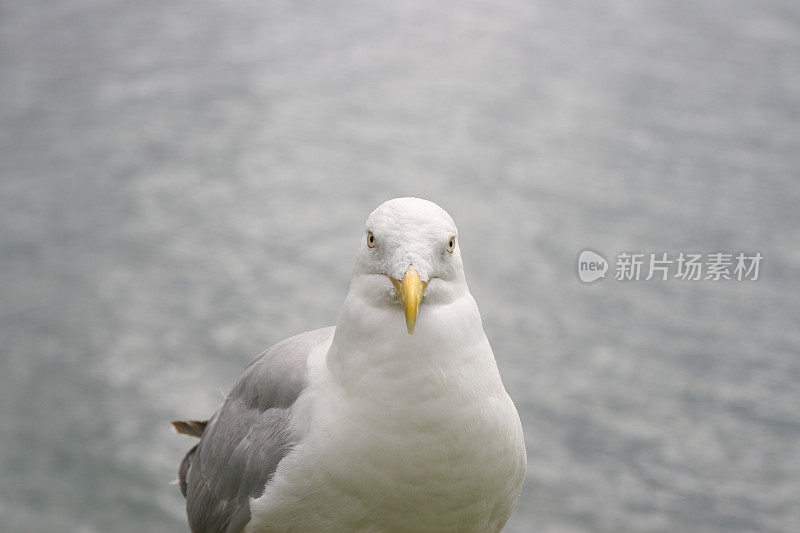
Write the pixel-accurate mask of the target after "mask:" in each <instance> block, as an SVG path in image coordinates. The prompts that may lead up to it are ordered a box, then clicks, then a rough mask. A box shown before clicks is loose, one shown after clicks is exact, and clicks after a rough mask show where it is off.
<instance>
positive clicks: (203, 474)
mask: <svg viewBox="0 0 800 533" xmlns="http://www.w3.org/2000/svg"><path fill="white" fill-rule="evenodd" d="M334 329H335V328H333V327H329V328H324V329H318V330H315V331H309V332H306V333H302V334H300V335H297V336H295V337H291V338H289V339H286V340H284V341H282V342H280V343H278V344H276V345H274V346H272V347H271V348H268V349H267V350H266V351H265V352H264V353H262V354H261V355H259V356H258V357H256V358H255V359H254V360H253V361H252V362H251V363H250V364H249V365H248V366H247V368H246V369H245V371H244V373H243V374H242V376H241V377H240V378H239V380H238V381H237V382H236V384H235V385H234V387H233V389H232V390H231V392H230V394H228V397H227V398H226V400H225V403H223V404H222V407H220V409H219V410H218V411H217V412H216V413H215V414H214V416H213V417H211V419H210V420H209V421H208V424H207V425H206V426H205V427H204V428H203V429H204V430H203V432H202V437H201V439H200V442H199V443H198V445H197V446H196V447H195V448H192V450H190V451H189V453H188V454H186V457H185V458H184V460H183V462H182V463H181V467H180V472H179V474H180V476H179V477H180V484H181V490H182V492H184V495H185V496H186V512H187V515H188V517H189V525H190V526H191V528H192V531H193V532H226V533H234V532H238V531H241V530H242V529H243V528H244V526H245V525H246V524H247V522H248V521H249V520H250V499H251V498H258V497H259V496H261V494H263V492H264V488H265V486H266V485H267V483H269V480H270V478H271V476H272V474H273V473H274V472H275V469H276V468H277V466H278V463H280V461H281V459H283V457H284V456H286V454H287V453H288V452H289V451H290V450H291V449H292V447H293V446H294V442H293V441H292V437H291V433H290V426H291V416H292V405H293V404H294V402H295V401H296V400H297V397H298V396H299V395H300V393H301V392H302V390H303V389H304V388H305V386H306V384H307V377H308V369H307V366H306V363H307V360H308V355H309V353H310V352H311V351H312V350H313V349H314V348H315V347H317V346H320V345H322V344H324V343H327V342H329V341H330V339H331V338H332V336H333V332H334Z"/></svg>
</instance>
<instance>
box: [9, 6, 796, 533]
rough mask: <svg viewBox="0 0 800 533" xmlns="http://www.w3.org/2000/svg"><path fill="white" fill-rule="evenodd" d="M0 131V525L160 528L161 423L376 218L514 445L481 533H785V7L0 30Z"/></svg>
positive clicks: (575, 9)
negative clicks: (506, 415) (422, 234)
mask: <svg viewBox="0 0 800 533" xmlns="http://www.w3.org/2000/svg"><path fill="white" fill-rule="evenodd" d="M0 120H2V128H0V305H1V306H2V307H0V312H1V315H0V316H2V319H1V320H0V346H2V348H1V350H2V357H1V358H0V530H2V531H4V532H17V531H20V532H21V531H25V532H37V531H42V532H44V531H81V532H95V531H96V532H102V531H122V532H126V531H130V532H134V531H135V532H141V531H165V532H166V531H175V532H179V531H186V530H187V527H186V525H185V524H186V522H185V518H184V511H183V501H182V498H181V496H180V494H179V492H178V489H177V487H175V486H173V485H170V484H169V482H170V481H171V480H173V479H174V478H175V477H176V469H177V465H178V462H179V461H180V459H181V457H182V456H183V453H184V452H185V451H186V449H187V448H188V447H189V446H190V444H191V442H190V441H189V440H188V439H186V438H184V437H182V436H178V435H175V434H173V433H172V432H171V430H170V427H169V423H168V422H169V420H171V419H174V418H178V417H181V418H184V417H188V418H202V417H206V416H208V415H209V414H210V413H212V412H213V411H214V409H215V408H216V407H217V405H218V404H219V402H220V401H221V400H222V398H223V395H224V394H225V392H226V391H227V390H228V388H229V387H230V386H231V385H232V383H233V381H234V380H235V379H236V377H237V376H238V375H239V373H240V372H241V370H242V369H243V367H244V366H245V365H246V364H247V362H248V361H249V360H250V358H251V357H253V356H254V355H256V354H257V353H258V352H260V351H261V350H262V349H263V348H264V347H266V346H268V345H270V344H272V343H274V342H277V341H279V340H281V339H283V338H285V337H287V336H289V335H291V334H294V333H297V332H300V331H304V330H308V329H312V328H317V327H320V326H324V325H328V324H333V323H335V321H336V318H337V314H338V310H339V308H340V305H341V303H342V300H343V298H344V295H345V293H346V290H347V284H348V281H349V277H350V272H351V269H352V264H353V258H354V255H355V250H356V247H357V246H358V245H359V243H360V239H361V238H362V236H363V221H364V219H365V217H366V215H367V214H368V213H369V212H370V210H372V209H373V208H374V207H375V206H376V205H378V204H379V203H380V202H381V201H383V200H385V199H388V198H391V197H395V196H402V195H414V196H421V197H425V198H429V199H431V200H433V201H436V202H437V203H439V204H440V205H442V206H443V207H445V208H446V209H447V210H448V211H449V212H450V213H451V214H452V215H453V217H454V219H455V220H456V222H457V223H458V224H459V228H460V235H461V237H460V238H461V248H462V251H463V256H464V261H465V266H466V270H467V276H468V281H469V283H470V287H471V289H472V292H473V295H474V296H475V298H476V300H477V301H478V304H479V306H480V308H481V311H482V316H483V319H484V325H485V329H486V332H487V335H488V336H489V338H490V340H491V342H492V345H493V347H494V350H495V354H496V356H497V359H498V363H499V366H500V370H501V373H502V375H503V378H504V381H505V383H506V387H507V389H508V391H509V393H510V394H511V396H512V397H513V398H514V399H515V401H516V403H517V406H518V408H519V411H520V414H521V416H522V420H523V426H524V428H525V435H526V441H527V449H528V454H529V469H528V475H527V480H526V485H525V490H524V492H523V494H522V497H521V499H520V501H519V504H518V506H517V508H516V510H515V512H514V515H513V516H512V518H511V521H510V522H509V525H508V527H507V531H511V532H529V531H544V532H549V531H558V532H561V531H568V532H570V531H576V532H577V531H603V532H617V531H637V532H638V531H697V532H701V531H755V530H758V531H783V532H790V531H798V530H800V503H799V500H800V386H798V384H799V383H800V332H799V331H798V326H799V325H800V303H798V294H800V293H799V291H798V290H799V289H800V283H798V272H799V270H800V248H799V247H798V245H799V244H800V183H798V181H797V180H798V178H800V8H798V4H797V3H796V2H794V1H785V2H747V1H743V0H742V1H733V2H705V1H704V2H695V1H691V2H689V1H685V2H676V1H673V0H670V1H663V2H654V3H650V2H647V3H646V2H639V1H633V0H632V1H622V0H614V1H609V2H593V1H589V0H577V1H574V2H573V1H569V2H561V1H551V2H527V1H512V2H496V1H492V2H489V1H485V2H479V1H469V2H456V1H454V0H450V1H444V2H436V3H431V2H421V1H412V2H405V1H404V2H392V3H389V2H357V3H349V2H337V3H326V2H306V1H291V2H289V1H286V2H236V3H234V2H231V3H226V4H224V5H223V4H222V3H214V2H207V1H199V0H191V1H184V2H156V1H150V0H147V1H137V2H133V1H129V2H122V1H103V2H97V1H91V0H80V1H72V2H44V1H25V2H8V1H7V2H2V5H1V6H0ZM585 247H590V248H593V249H595V250H599V251H601V252H603V253H604V254H605V255H606V257H608V258H609V259H612V258H613V257H614V256H615V255H616V254H617V253H619V252H622V251H640V252H643V253H646V252H670V253H677V252H679V251H699V252H702V253H712V252H717V251H727V252H738V251H747V252H756V251H758V252H761V253H762V255H763V256H764V262H763V264H762V268H761V273H760V279H759V280H758V281H749V282H735V281H730V282H719V283H715V282H712V281H697V282H681V281H678V280H670V281H666V282H660V281H655V280H653V281H650V282H644V281H640V282H628V283H623V282H618V281H615V280H613V279H611V277H609V278H608V279H606V280H603V281H599V282H596V283H595V284H592V285H583V284H581V283H580V282H579V281H578V279H577V276H576V273H575V269H576V267H575V260H576V257H577V254H578V253H579V252H580V250H582V249H583V248H585Z"/></svg>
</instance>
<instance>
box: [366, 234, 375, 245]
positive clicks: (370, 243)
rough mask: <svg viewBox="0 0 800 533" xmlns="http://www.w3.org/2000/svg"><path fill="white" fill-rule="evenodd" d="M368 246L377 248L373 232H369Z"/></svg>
mask: <svg viewBox="0 0 800 533" xmlns="http://www.w3.org/2000/svg"><path fill="white" fill-rule="evenodd" d="M367 246H369V247H370V248H375V235H373V234H372V232H371V231H368V232H367Z"/></svg>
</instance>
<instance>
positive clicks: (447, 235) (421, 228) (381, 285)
mask: <svg viewBox="0 0 800 533" xmlns="http://www.w3.org/2000/svg"><path fill="white" fill-rule="evenodd" d="M354 277H359V278H361V280H362V281H363V283H362V284H361V288H362V291H361V292H362V294H361V297H362V298H363V299H364V300H366V301H367V303H371V304H373V305H375V306H381V305H389V306H393V307H394V308H396V309H397V310H398V312H400V311H402V314H403V315H405V323H406V329H407V331H408V334H409V335H413V333H414V327H415V325H416V323H417V315H418V314H419V313H420V308H421V307H423V308H424V307H425V306H426V305H431V306H434V305H441V304H447V303H448V302H451V301H453V300H454V299H455V298H457V297H458V296H459V295H460V294H463V293H464V292H468V289H467V287H466V282H465V279H464V267H463V264H462V262H461V253H460V250H459V246H458V230H457V229H456V225H455V223H454V222H453V219H452V218H450V215H448V214H447V212H446V211H445V210H444V209H442V208H441V207H439V206H438V205H436V204H435V203H433V202H430V201H428V200H422V199H419V198H395V199H394V200H389V201H387V202H384V203H383V204H381V205H380V206H378V208H377V209H375V210H374V211H373V212H372V213H371V214H370V215H369V217H368V218H367V223H366V229H365V234H364V239H363V242H362V244H361V247H360V248H359V251H358V256H357V258H356V266H355V271H354ZM421 319H422V318H421Z"/></svg>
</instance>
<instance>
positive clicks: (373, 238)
mask: <svg viewBox="0 0 800 533" xmlns="http://www.w3.org/2000/svg"><path fill="white" fill-rule="evenodd" d="M374 240H375V237H373V236H372V235H370V236H369V242H370V243H372V241H374Z"/></svg>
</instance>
